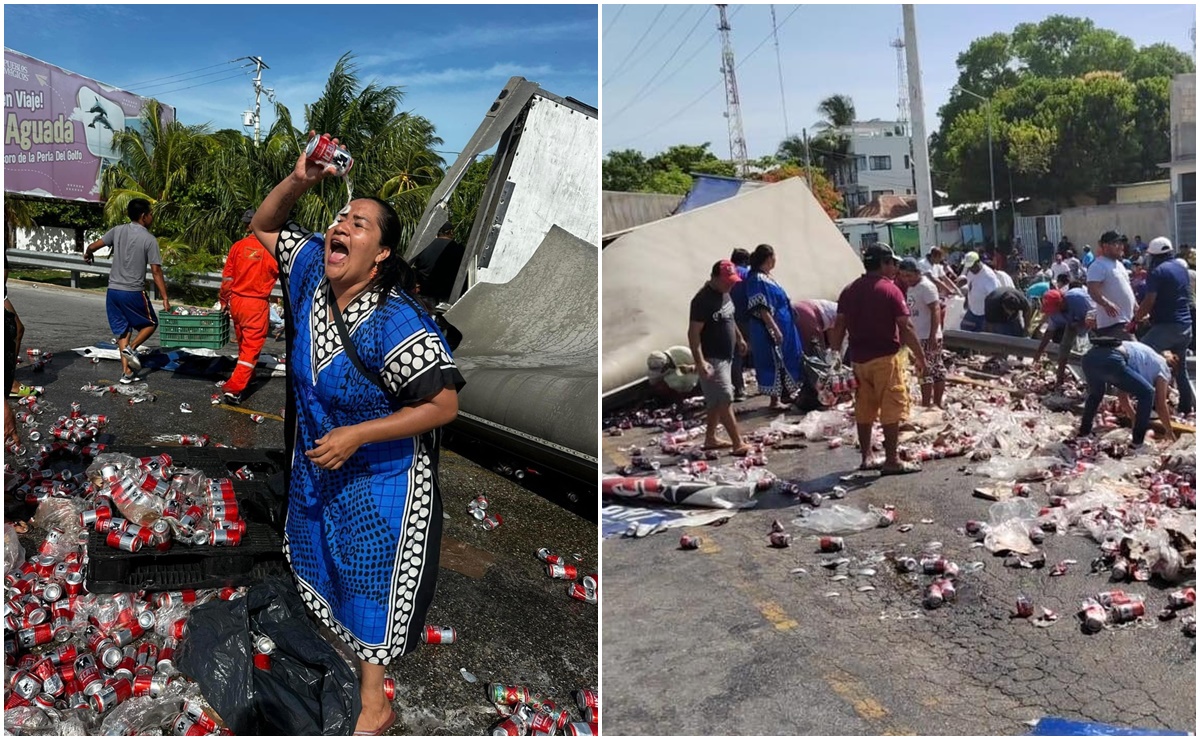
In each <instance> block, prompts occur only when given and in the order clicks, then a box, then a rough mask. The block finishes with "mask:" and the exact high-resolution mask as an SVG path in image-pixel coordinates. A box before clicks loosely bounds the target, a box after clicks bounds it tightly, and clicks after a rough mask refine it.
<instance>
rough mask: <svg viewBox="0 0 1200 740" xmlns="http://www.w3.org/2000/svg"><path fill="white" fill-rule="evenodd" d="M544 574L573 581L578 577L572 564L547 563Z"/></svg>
mask: <svg viewBox="0 0 1200 740" xmlns="http://www.w3.org/2000/svg"><path fill="white" fill-rule="evenodd" d="M546 575H548V576H550V577H551V578H560V579H562V580H566V581H573V580H575V578H576V577H578V575H579V572H578V571H577V570H576V568H575V566H574V565H547V566H546Z"/></svg>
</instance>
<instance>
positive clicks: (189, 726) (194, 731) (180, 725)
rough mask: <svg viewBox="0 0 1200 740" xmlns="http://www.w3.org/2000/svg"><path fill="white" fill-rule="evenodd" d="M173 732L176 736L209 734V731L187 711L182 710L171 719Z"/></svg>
mask: <svg viewBox="0 0 1200 740" xmlns="http://www.w3.org/2000/svg"><path fill="white" fill-rule="evenodd" d="M171 734H172V735H174V736H176V737H188V736H193V735H195V736H201V735H207V734H208V731H207V730H205V729H204V728H203V727H201V726H199V725H197V724H196V723H195V722H194V721H193V720H192V718H191V717H189V716H188V715H187V713H186V712H180V713H179V714H177V715H175V719H173V720H171Z"/></svg>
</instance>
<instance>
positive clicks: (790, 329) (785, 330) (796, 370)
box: [745, 244, 804, 410]
mask: <svg viewBox="0 0 1200 740" xmlns="http://www.w3.org/2000/svg"><path fill="white" fill-rule="evenodd" d="M773 269H775V249H774V248H773V247H771V246H770V245H769V244H759V245H758V246H757V247H756V248H755V249H754V253H753V254H751V255H750V276H749V277H748V278H747V279H746V281H745V282H746V291H745V295H746V311H747V313H748V314H749V316H750V319H749V321H748V322H747V323H748V325H749V329H750V353H751V355H753V358H754V377H755V378H756V379H757V380H758V388H759V390H760V391H761V392H762V393H765V394H767V395H769V396H770V397H771V408H772V409H776V410H778V409H782V408H784V404H783V403H780V396H785V395H786V393H787V390H788V389H789V388H793V387H798V386H799V385H800V383H801V378H802V377H803V376H802V375H801V370H800V357H801V355H803V354H804V345H803V343H802V342H801V339H800V330H799V329H797V328H796V323H795V321H794V320H793V319H792V302H791V299H789V298H788V294H787V293H786V292H785V291H784V290H783V288H781V287H780V286H779V283H777V282H775V279H774V278H772V277H771V270H773ZM776 346H778V347H779V348H780V350H781V352H782V356H783V368H779V367H778V361H777V359H776V356H775V355H776V353H775V351H774V347H776ZM780 369H782V370H783V371H785V372H786V373H787V374H788V375H789V376H790V377H791V379H790V381H788V380H786V379H784V378H782V377H781V376H780V374H779V371H780ZM785 400H787V401H790V400H791V399H790V398H788V399H785Z"/></svg>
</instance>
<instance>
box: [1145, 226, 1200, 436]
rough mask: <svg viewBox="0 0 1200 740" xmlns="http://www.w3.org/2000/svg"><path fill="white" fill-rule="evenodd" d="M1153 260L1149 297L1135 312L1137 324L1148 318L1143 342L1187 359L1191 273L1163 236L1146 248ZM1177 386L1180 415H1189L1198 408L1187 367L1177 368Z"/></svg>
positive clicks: (1147, 282)
mask: <svg viewBox="0 0 1200 740" xmlns="http://www.w3.org/2000/svg"><path fill="white" fill-rule="evenodd" d="M1146 254H1147V256H1148V257H1149V258H1150V275H1149V276H1148V277H1147V278H1146V296H1145V298H1143V299H1142V302H1141V304H1140V305H1139V306H1138V307H1137V311H1135V312H1134V316H1133V321H1134V323H1135V324H1137V323H1139V322H1140V321H1142V320H1144V319H1147V318H1149V320H1150V330H1149V331H1147V332H1146V334H1145V335H1144V336H1143V337H1142V341H1143V342H1144V343H1146V344H1148V345H1149V346H1151V347H1153V348H1154V349H1155V350H1157V351H1159V352H1165V351H1167V350H1170V351H1171V352H1173V353H1175V354H1176V355H1179V356H1180V357H1187V351H1188V349H1190V348H1191V346H1192V337H1193V327H1192V301H1191V294H1190V289H1189V281H1188V272H1187V269H1185V268H1184V267H1183V265H1181V264H1179V261H1178V260H1176V259H1175V254H1174V249H1173V248H1172V246H1171V240H1170V239H1167V238H1166V237H1165V236H1160V237H1157V238H1155V239H1151V240H1150V244H1149V245H1147V247H1146ZM1174 376H1175V384H1176V385H1177V386H1178V388H1179V413H1181V414H1189V413H1191V412H1192V411H1193V410H1195V408H1196V397H1195V394H1194V393H1193V391H1192V383H1191V380H1189V379H1188V376H1187V363H1186V362H1180V363H1179V364H1178V365H1177V366H1176V367H1175V368H1174Z"/></svg>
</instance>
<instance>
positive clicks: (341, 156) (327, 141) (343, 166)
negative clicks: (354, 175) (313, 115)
mask: <svg viewBox="0 0 1200 740" xmlns="http://www.w3.org/2000/svg"><path fill="white" fill-rule="evenodd" d="M304 156H305V158H306V159H308V161H310V162H312V163H314V164H325V165H332V166H333V168H334V169H335V170H337V174H338V176H339V177H340V176H343V175H345V174H346V173H348V172H349V171H350V168H351V167H353V166H354V158H353V157H351V156H350V152H348V151H346V148H345V147H342V146H340V145H338V144H335V143H333V138H332V137H331V136H330V135H329V134H321V135H320V136H315V137H313V138H312V139H310V140H309V142H308V146H307V147H305V149H304Z"/></svg>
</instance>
